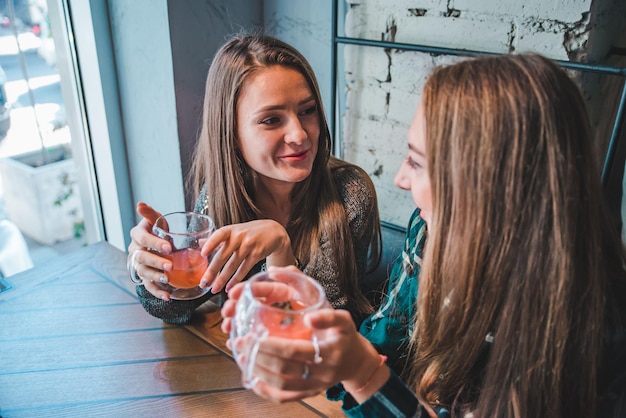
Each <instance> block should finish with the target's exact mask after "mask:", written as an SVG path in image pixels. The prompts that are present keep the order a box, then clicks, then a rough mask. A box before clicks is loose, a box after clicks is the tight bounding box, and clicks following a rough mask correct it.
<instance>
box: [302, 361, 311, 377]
mask: <svg viewBox="0 0 626 418" xmlns="http://www.w3.org/2000/svg"><path fill="white" fill-rule="evenodd" d="M310 376H311V372H310V371H309V365H308V364H306V363H304V372H302V379H303V380H307V379H308V378H309V377H310Z"/></svg>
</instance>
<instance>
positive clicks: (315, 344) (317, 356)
mask: <svg viewBox="0 0 626 418" xmlns="http://www.w3.org/2000/svg"><path fill="white" fill-rule="evenodd" d="M311 343H312V344H313V350H315V355H314V356H313V363H314V364H320V363H321V362H322V360H324V359H323V358H322V356H321V355H320V344H319V342H318V341H317V337H316V336H313V340H312V341H311Z"/></svg>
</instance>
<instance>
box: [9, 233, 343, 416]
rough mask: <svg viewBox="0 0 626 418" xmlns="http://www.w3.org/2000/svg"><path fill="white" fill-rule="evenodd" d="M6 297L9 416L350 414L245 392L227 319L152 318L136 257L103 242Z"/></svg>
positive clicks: (314, 402) (17, 281)
mask: <svg viewBox="0 0 626 418" xmlns="http://www.w3.org/2000/svg"><path fill="white" fill-rule="evenodd" d="M8 281H9V282H10V283H11V284H12V286H13V287H12V288H11V289H10V290H8V291H5V292H2V293H0V356H1V358H0V417H2V418H9V417H27V416H28V417H31V416H32V417H50V416H76V417H85V416H112V417H123V416H132V417H144V416H145V417H148V416H149V417H156V416H165V417H192V416H198V417H213V416H216V417H229V418H230V417H250V416H254V417H262V418H270V417H272V418H273V417H319V416H332V417H334V416H343V414H342V413H341V409H340V405H339V403H338V402H330V401H327V400H326V398H325V397H324V395H323V394H322V395H318V396H316V397H313V398H310V399H307V400H305V401H302V402H294V403H288V404H283V405H278V404H275V403H272V402H269V401H266V400H264V399H262V398H260V397H258V396H257V395H256V394H255V393H254V392H252V391H249V390H246V389H244V388H243V387H242V386H241V374H240V372H239V369H238V367H237V365H236V364H235V362H234V361H233V359H232V357H231V356H230V351H229V350H228V349H226V346H225V341H226V336H225V335H224V334H223V333H222V332H221V330H220V327H219V322H220V316H219V312H213V313H206V314H203V316H202V317H201V318H200V320H199V321H198V322H197V323H194V324H191V325H185V326H175V325H168V324H165V323H163V322H162V321H161V320H159V319H156V318H153V317H151V316H150V315H148V314H147V313H146V312H145V311H144V310H143V308H142V307H141V305H140V304H139V302H138V301H137V296H136V294H135V289H134V286H133V284H132V283H130V281H129V280H128V276H127V273H126V254H125V253H123V252H122V251H119V250H117V249H116V248H114V247H112V246H111V245H109V244H108V243H105V242H101V243H98V244H94V245H91V246H88V247H84V248H82V249H80V250H78V251H75V252H73V253H70V254H67V255H65V256H62V257H60V258H59V259H57V260H55V261H53V262H51V263H50V264H49V265H47V266H45V267H39V268H35V269H32V270H28V271H26V272H23V273H20V274H18V275H15V276H12V277H10V278H9V279H8Z"/></svg>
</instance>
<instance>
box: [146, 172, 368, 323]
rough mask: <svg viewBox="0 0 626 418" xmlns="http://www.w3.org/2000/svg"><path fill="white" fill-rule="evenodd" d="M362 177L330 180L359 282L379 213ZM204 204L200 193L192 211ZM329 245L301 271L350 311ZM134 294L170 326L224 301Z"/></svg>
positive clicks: (352, 175) (343, 175)
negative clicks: (346, 225)
mask: <svg viewBox="0 0 626 418" xmlns="http://www.w3.org/2000/svg"><path fill="white" fill-rule="evenodd" d="M364 176H367V174H366V173H365V172H364V171H362V170H360V169H358V168H355V167H352V166H347V167H342V168H340V169H337V170H334V171H333V177H334V180H335V183H336V184H337V189H338V191H339V194H340V196H341V199H342V201H343V205H344V207H345V210H346V214H347V216H348V222H349V225H350V230H351V231H352V242H353V245H354V250H355V258H356V263H357V271H358V277H359V280H362V278H363V276H364V274H365V269H366V264H367V258H368V247H369V242H370V240H371V230H372V228H369V225H370V224H371V223H372V222H373V218H374V216H375V215H376V212H375V211H376V210H377V209H378V205H377V203H376V202H375V201H374V200H375V199H376V192H375V190H373V189H372V187H371V183H370V182H369V181H368V179H366V178H365V177H364ZM205 202H206V196H205V195H204V192H203V193H201V194H200V196H199V198H198V200H197V202H196V205H195V208H194V211H196V212H203V211H204V206H205ZM329 241H330V238H329V237H322V239H321V241H320V246H321V254H322V256H321V257H318V258H317V259H315V260H311V262H310V263H309V264H307V265H306V266H303V271H304V272H305V273H306V274H308V275H309V276H311V277H313V278H315V279H316V280H318V281H319V282H320V284H321V285H322V286H323V287H324V290H325V291H326V296H327V298H328V301H329V302H330V304H331V305H332V306H333V307H335V308H338V309H348V310H350V306H351V305H352V304H351V303H350V302H351V301H350V300H349V298H348V296H347V295H345V294H344V293H343V292H342V291H341V290H340V289H339V286H338V283H337V265H338V263H340V262H342V260H337V259H336V254H333V251H332V248H331V246H330V242H329ZM262 264H263V262H259V263H258V264H257V265H256V266H254V267H253V268H252V269H251V270H250V272H249V273H248V275H247V276H246V278H248V277H250V276H252V275H254V274H255V273H258V272H259V271H260V269H261V265H262ZM137 294H138V295H139V301H140V302H141V304H142V305H143V307H144V309H145V310H146V312H148V313H149V314H150V315H152V316H155V317H157V318H160V319H162V320H163V321H164V322H167V323H171V324H184V323H187V322H189V321H191V318H192V317H193V313H194V311H195V310H196V309H197V308H198V307H199V306H200V305H202V304H203V303H205V302H207V301H209V300H212V301H215V302H217V303H220V302H219V299H220V297H224V295H223V294H222V295H212V294H211V293H210V292H209V293H208V294H206V295H204V296H203V297H200V298H198V299H194V300H171V301H169V302H166V301H163V300H161V299H158V298H156V297H155V296H153V295H152V294H151V293H150V292H148V291H147V290H146V289H145V288H144V287H143V286H141V285H140V286H137ZM353 315H354V313H353Z"/></svg>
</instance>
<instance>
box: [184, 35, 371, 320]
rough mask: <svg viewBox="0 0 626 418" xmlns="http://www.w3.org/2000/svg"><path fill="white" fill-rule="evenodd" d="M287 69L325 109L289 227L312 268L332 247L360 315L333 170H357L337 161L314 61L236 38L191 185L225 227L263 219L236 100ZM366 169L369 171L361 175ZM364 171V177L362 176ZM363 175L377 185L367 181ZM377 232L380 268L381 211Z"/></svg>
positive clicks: (216, 80)
mask: <svg viewBox="0 0 626 418" xmlns="http://www.w3.org/2000/svg"><path fill="white" fill-rule="evenodd" d="M272 66H284V67H288V68H291V69H294V70H296V71H298V72H299V73H301V74H302V75H303V76H304V78H305V79H306V81H307V83H308V86H309V88H310V89H311V92H312V94H313V95H314V97H315V101H316V103H317V106H318V113H319V120H320V138H319V143H318V148H317V154H316V156H315V159H314V162H313V169H312V172H311V174H310V175H309V176H308V177H307V178H306V179H305V180H303V181H302V182H300V183H298V184H296V185H295V187H294V189H293V191H292V193H291V202H292V208H291V217H290V219H289V221H288V224H287V226H286V230H287V233H288V234H289V236H290V238H291V242H292V246H293V250H294V253H295V255H296V256H297V257H298V258H299V260H300V261H301V263H302V264H303V265H304V266H306V265H307V264H308V263H309V261H312V260H314V259H315V258H316V257H317V256H318V255H319V251H320V241H321V240H322V239H323V238H324V237H326V238H328V237H332V238H331V239H330V240H329V244H330V245H331V246H332V247H333V248H334V250H335V251H334V252H333V253H334V254H336V256H337V260H338V262H337V270H338V271H337V273H338V274H337V278H338V280H339V283H338V284H339V288H340V289H341V290H343V292H344V293H345V294H346V295H348V296H349V297H350V300H351V301H353V303H354V305H355V306H353V307H352V309H353V310H354V311H355V312H356V313H360V314H363V313H368V312H370V311H371V307H370V306H369V303H368V302H367V299H366V298H365V297H364V296H363V294H362V293H361V291H360V290H359V287H358V282H357V267H356V260H355V255H354V248H353V244H352V237H351V230H350V227H349V223H348V219H347V216H346V211H345V209H344V206H343V203H342V200H341V197H340V195H339V192H338V190H337V186H336V184H335V182H334V180H333V170H340V169H341V168H343V167H348V166H350V167H355V168H356V169H358V170H361V169H360V168H358V167H356V166H353V165H352V164H349V163H347V162H345V161H341V160H338V159H336V158H334V157H332V156H331V146H332V145H331V136H330V131H329V129H328V124H327V122H326V119H325V116H324V109H323V105H322V99H321V94H320V91H319V87H318V83H317V80H316V77H315V74H314V73H313V70H312V68H311V66H310V65H309V63H308V62H307V60H306V59H305V58H304V57H303V56H302V55H301V54H300V53H299V52H298V51H297V50H296V49H295V48H293V47H292V46H290V45H288V44H287V43H284V42H282V41H280V40H278V39H275V38H273V37H270V36H266V35H262V34H242V35H237V36H234V37H232V38H231V39H230V40H228V41H227V42H226V43H225V44H224V45H223V46H222V47H221V48H220V49H219V50H218V52H217V53H216V55H215V57H214V59H213V61H212V63H211V66H210V69H209V72H208V75H207V79H206V86H205V98H204V108H203V116H202V128H201V132H200V135H199V139H198V143H197V147H196V151H195V155H194V159H193V164H192V177H191V178H192V182H193V189H194V191H195V194H196V196H198V195H199V193H200V190H201V189H202V187H206V192H207V196H208V199H207V205H208V212H209V214H210V215H211V216H212V217H213V219H214V220H215V223H216V225H217V226H218V227H220V226H224V225H229V224H233V223H241V222H246V221H250V220H254V219H259V218H263V217H264V216H263V214H262V213H261V211H260V210H259V209H258V207H257V205H256V204H255V190H254V187H253V178H254V176H255V174H256V173H255V172H254V171H253V170H252V169H251V168H250V167H249V166H248V165H247V164H246V162H245V160H244V159H243V157H242V155H241V153H240V151H239V150H238V149H237V101H238V98H239V95H240V93H241V91H242V88H243V86H244V83H245V82H246V81H247V80H249V79H250V78H251V77H252V76H254V75H255V74H256V73H257V72H258V71H259V70H262V69H265V68H268V67H272ZM361 171H362V170H361ZM362 172H363V171H362ZM363 173H364V174H365V175H364V176H362V177H363V178H364V179H365V180H366V181H369V182H370V187H371V188H372V190H373V189H374V185H373V183H372V182H371V180H370V179H369V177H368V176H367V174H366V173H365V172H363ZM373 212H374V213H375V219H374V222H372V224H371V225H369V226H368V227H369V228H370V229H371V232H372V233H371V237H372V238H371V242H370V254H371V256H370V260H369V263H370V264H371V268H374V267H375V265H376V264H377V263H378V259H379V257H380V249H379V248H380V223H379V219H378V210H377V208H373Z"/></svg>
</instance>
